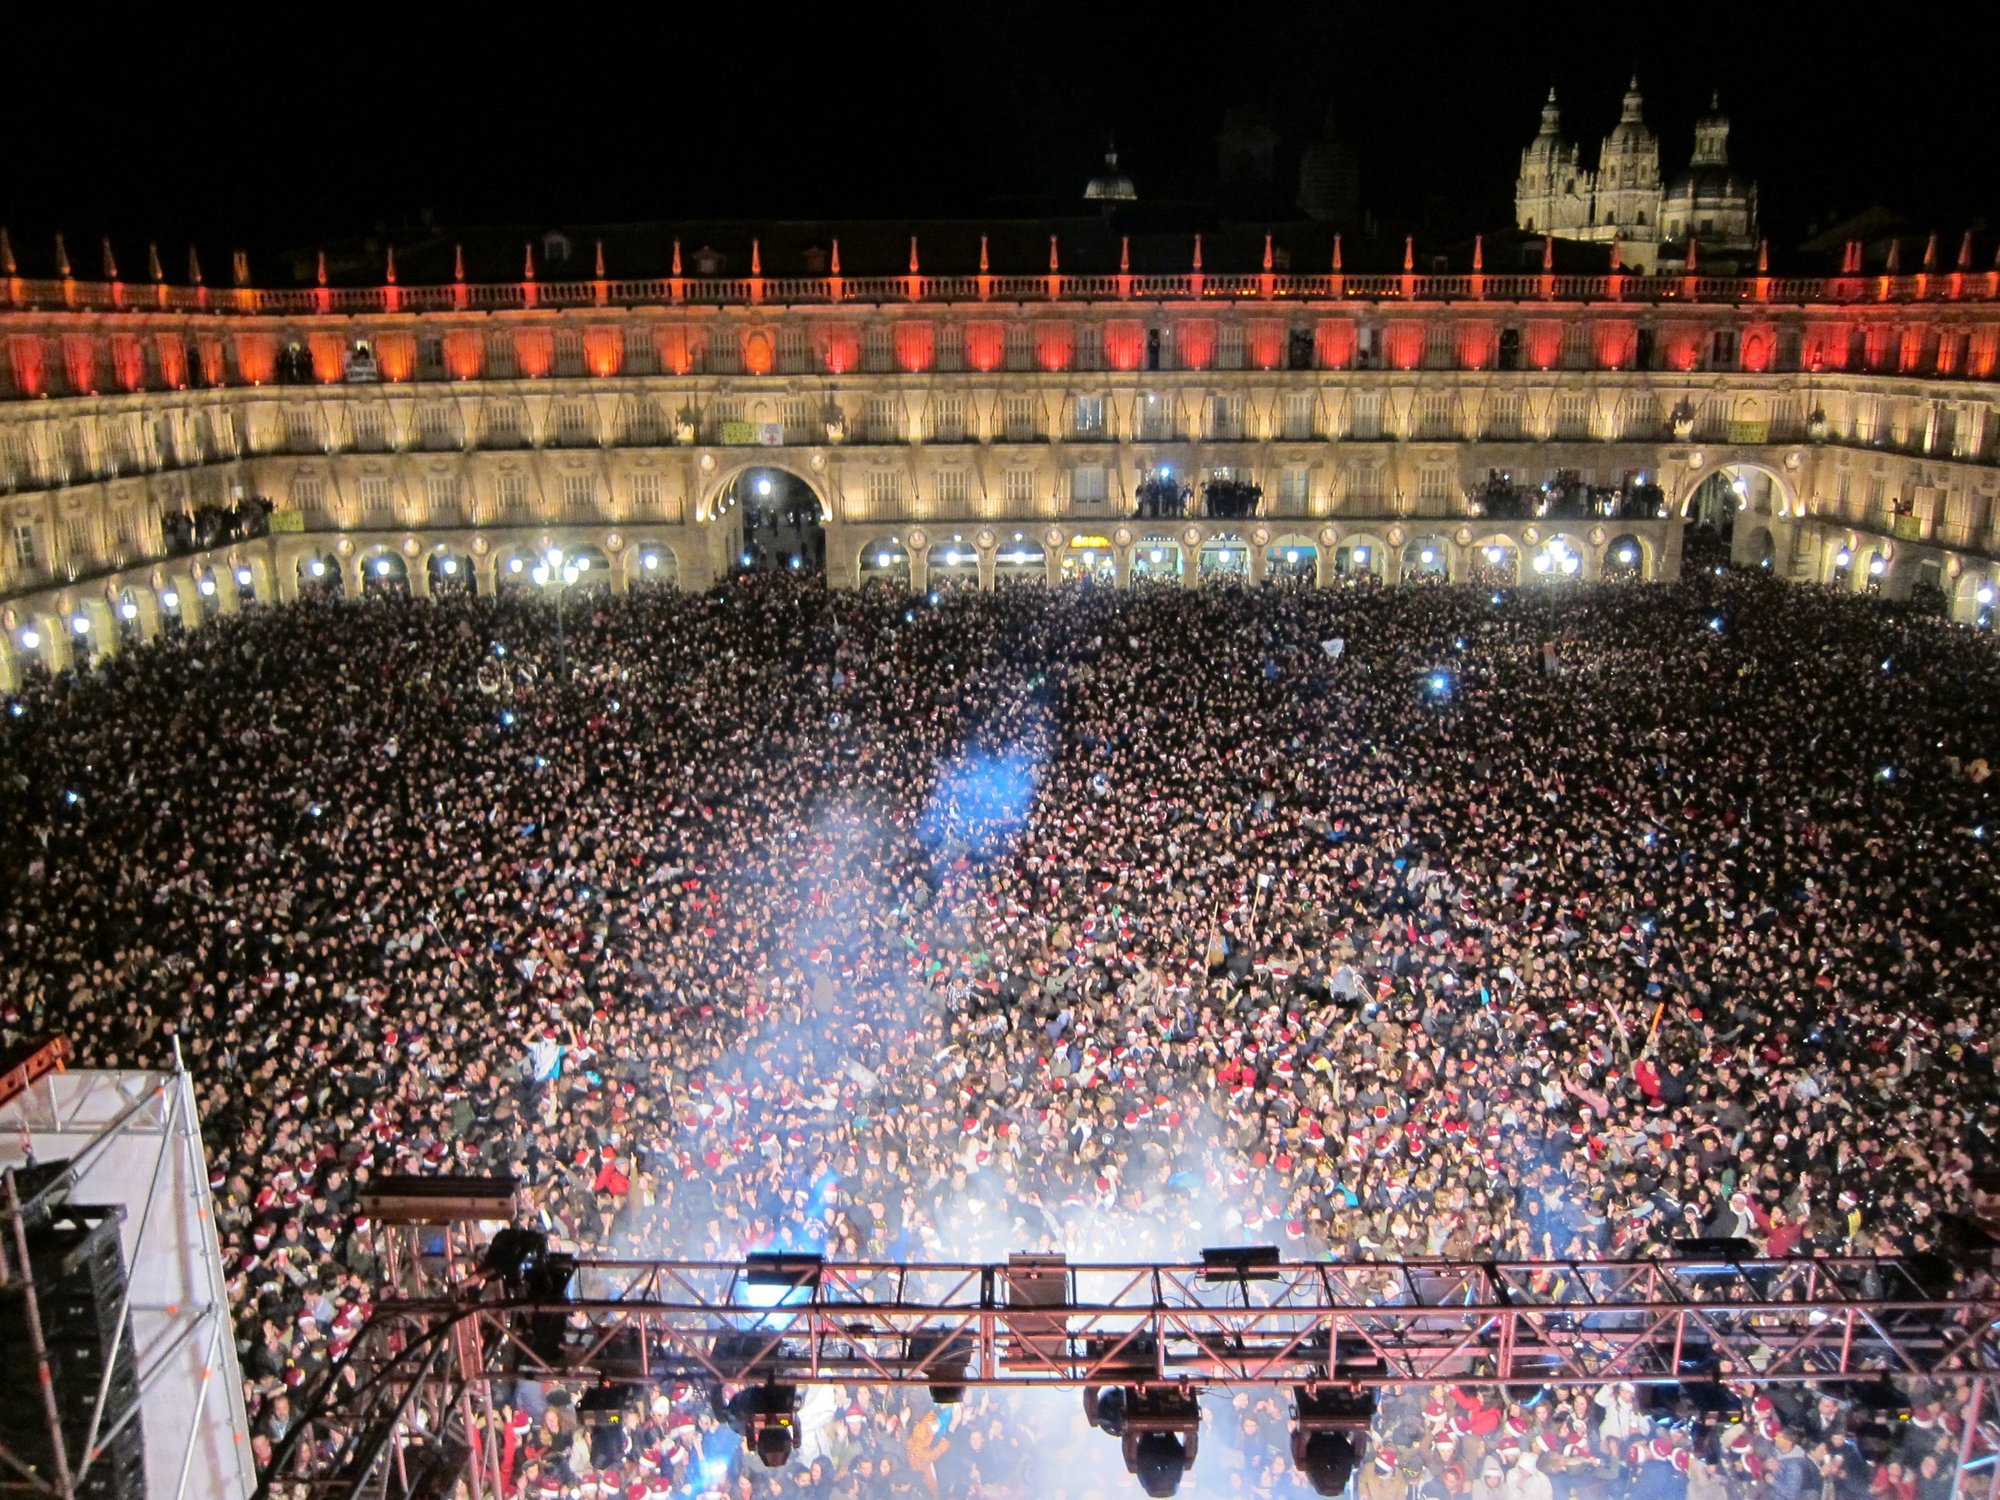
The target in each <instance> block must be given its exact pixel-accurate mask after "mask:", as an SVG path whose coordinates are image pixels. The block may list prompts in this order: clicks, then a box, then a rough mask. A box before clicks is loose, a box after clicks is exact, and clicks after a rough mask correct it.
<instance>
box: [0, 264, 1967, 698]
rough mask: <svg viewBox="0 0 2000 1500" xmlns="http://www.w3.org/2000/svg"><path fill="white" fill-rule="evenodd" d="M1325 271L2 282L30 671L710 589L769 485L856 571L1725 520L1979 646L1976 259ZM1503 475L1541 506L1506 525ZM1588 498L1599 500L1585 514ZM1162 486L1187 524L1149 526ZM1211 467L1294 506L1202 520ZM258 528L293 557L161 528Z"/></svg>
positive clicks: (1336, 558) (1164, 521)
mask: <svg viewBox="0 0 2000 1500" xmlns="http://www.w3.org/2000/svg"><path fill="white" fill-rule="evenodd" d="M1333 243H1334V245H1335V247H1336V248H1335V251H1334V254H1333V255H1332V256H1330V257H1328V264H1327V266H1326V269H1323V270H1320V271H1318V272H1317V273H1312V274H1302V273H1300V272H1299V271H1298V270H1297V268H1296V266H1297V256H1296V254H1295V255H1294V257H1293V269H1290V270H1285V271H1280V270H1276V269H1273V267H1274V266H1275V265H1280V264H1282V260H1281V259H1280V258H1279V257H1277V256H1275V255H1274V253H1273V250H1272V248H1271V246H1270V245H1269V242H1268V241H1267V242H1266V248H1265V255H1264V260H1263V268H1262V269H1257V267H1256V261H1255V259H1254V258H1251V261H1250V264H1251V269H1249V270H1248V271H1247V272H1245V271H1244V270H1243V269H1242V268H1241V267H1240V266H1239V267H1231V268H1226V269H1218V268H1213V267H1211V268H1208V269H1204V268H1202V265H1201V261H1202V256H1201V251H1200V246H1199V241H1195V242H1194V243H1193V244H1190V245H1189V246H1188V248H1187V265H1188V269H1186V270H1184V271H1181V272H1179V273H1176V274H1170V275H1161V274H1150V275H1137V274H1131V273H1129V272H1125V271H1118V272H1114V273H1110V274H1097V273H1092V274H1081V273H1076V272H1071V271H1066V270H1064V269H1062V268H1061V254H1060V247H1059V246H1058V245H1057V244H1056V243H1055V241H1054V239H1053V238H1051V239H1050V243H1049V248H1048V262H1047V267H1046V269H1041V268H1037V269H1036V270H1034V271H1033V272H1032V273H1031V274H1019V273H1008V274H1000V273H996V272H991V271H989V270H987V269H985V260H986V257H985V256H984V254H983V253H982V254H981V256H980V258H979V259H978V260H977V261H974V260H973V258H972V257H971V255H969V254H968V255H967V256H966V257H965V259H966V261H967V264H966V265H965V267H964V269H963V270H962V271H954V272H953V273H952V274H946V275H939V274H933V273H931V272H928V271H919V270H917V269H916V265H917V263H918V255H917V247H916V245H915V244H914V243H913V244H912V245H911V250H910V266H911V269H909V270H908V271H907V272H906V273H901V274H894V275H871V276H866V277H860V276H844V275H843V274H842V273H841V270H840V261H839V255H838V248H837V243H836V248H835V253H834V255H833V257H832V258H831V261H830V263H829V264H828V265H827V266H826V267H825V268H824V269H823V270H821V271H820V272H819V273H818V274H813V275H808V276H803V277H793V276H789V275H787V276H784V277H778V276H766V275H765V274H764V272H763V262H762V260H761V258H760V256H759V253H758V250H757V247H756V246H755V245H754V244H751V245H749V246H747V247H744V248H745V249H747V252H748V253H747V256H745V260H744V263H745V264H747V266H748V267H749V272H750V274H747V275H743V274H738V275H733V276H720V275H710V276H684V275H682V274H681V263H682V262H681V257H680V256H679V255H678V253H676V255H675V257H674V260H673V269H672V271H671V272H670V273H669V274H667V275H664V276H660V277H657V278H653V279H649V280H634V281H619V280H610V279H607V278H605V277H604V276H603V275H602V274H601V271H600V274H597V275H594V276H590V277H587V278H584V279H578V280H566V281H561V282H557V281H553V280H545V279H536V278H535V277H534V276H533V275H532V268H533V257H532V255H530V256H529V257H528V263H527V266H526V267H525V268H524V274H523V275H522V276H521V277H520V279H518V280H515V281H512V282H508V283H505V284H494V283H491V282H486V283H480V282H474V281H469V280H457V279H453V280H449V281H445V282H443V283H441V284H427V285H408V284H398V283H397V282H395V281H393V280H385V283H384V284H382V285H378V286H373V287H365V288H332V287H327V286H307V287H306V288H304V289H301V290H287V291H274V290H260V289H255V288H253V287H251V286H250V285H249V284H248V274H247V267H245V266H244V265H243V264H242V263H241V262H240V261H239V263H238V266H237V268H236V269H237V271H238V273H239V274H238V276H237V277H236V278H234V279H235V280H237V281H238V282H239V283H240V284H237V285H232V286H229V287H206V286H202V285H197V284H184V285H169V284H167V283H166V282H165V281H164V280H163V279H159V278H158V276H157V265H155V266H153V267H152V268H150V269H151V270H152V271H153V272H154V273H155V274H154V275H153V276H151V277H149V279H147V280H145V281H141V282H132V283H128V282H123V281H121V280H120V279H118V276H117V273H116V267H115V265H113V264H112V263H111V262H110V257H109V254H108V252H107V256H106V266H105V272H104V274H103V275H102V276H101V277H100V278H98V279H94V280H84V279H81V278H78V277H76V276H75V275H73V274H62V275H57V276H54V277H44V278H39V279H36V278H29V277H26V276H23V275H20V274H17V270H16V267H15V265H14V262H13V258H12V256H11V254H9V255H8V256H7V257H6V262H5V265H4V266H0V273H4V274H0V619H4V626H5V629H4V635H0V683H4V684H5V685H12V684H13V683H16V682H18V681H19V680H20V677H21V674H22V672H23V670H24V669H25V668H26V667H27V666H29V665H30V664H31V663H32V662H40V663H42V664H44V665H49V666H61V665H64V664H67V663H68V662H70V661H72V660H73V659H75V656H76V654H77V653H78V652H80V651H93V652H94V651H101V650H110V649H116V647H117V645H118V643H119V642H120V640H121V639H124V638H129V637H132V636H142V637H143V636H148V635H150V634H152V633H153V632H155V631H157V630H159V629H160V628H162V625H163V623H164V622H168V621H172V620H179V621H182V622H192V621H194V620H195V619H197V618H198V617H199V616H201V615H203V614H205V613H209V612H214V611H228V610H232V609H235V608H238V607H240V606H241V604H242V603H243V602H245V601H247V600H251V599H255V600H269V599H273V598H286V597H291V596H293V595H295V594H296V593H297V592H298V591H300V590H301V589H302V588H311V587H333V586H338V587H339V588H341V589H342V590H344V591H345V592H347V593H349V594H355V593H360V592H364V591H368V590H373V589H378V588H393V589H397V590H401V589H408V590H410V591H412V592H414V593H417V594H425V593H428V592H431V591H433V590H435V589H438V588H443V587H450V588H460V587H467V586H470V587H475V588H477V589H478V590H479V591H481V592H487V591H491V590H496V589H505V588H508V587H512V586H521V587H528V586H531V585H530V584H529V582H528V580H529V579H530V578H531V577H532V574H533V564H534V562H535V561H536V559H537V558H539V557H540V556H541V555H542V554H543V553H544V552H545V550H546V549H547V548H548V547H550V546H560V547H562V548H564V549H566V551H567V552H568V554H569V556H570V557H571V559H572V560H575V561H581V562H583V563H584V564H585V565H586V571H585V572H584V574H583V576H582V579H581V580H580V581H581V582H583V583H584V584H585V585H586V586H603V587H609V588H612V589H615V590H624V589H628V588H632V587H638V586H642V585H645V584H648V583H657V584H659V585H662V586H666V585H673V586H678V587H681V588H702V587H706V586H708V585H710V584H712V583H714V582H715V581H717V580H718V579H720V578H722V577H723V576H725V575H726V574H727V573H728V572H729V570H730V568H731V567H732V565H733V564H734V562H735V560H736V559H737V557H738V554H739V551H740V549H741V548H742V546H743V545H744V535H743V529H742V528H743V525H744V508H743V507H742V506H740V505H738V504H735V503H734V502H735V501H736V500H737V499H738V498H739V497H740V495H741V493H742V486H743V484H744V483H745V481H746V479H749V478H751V477H752V476H760V475H772V474H776V475H779V476H780V477H781V478H782V479H783V482H784V484H785V485H786V486H788V487H791V488H794V489H798V487H801V486H802V487H803V489H802V490H798V492H800V493H805V492H809V493H810V495H811V496H812V497H813V499H814V500H815V501H816V503H817V508H818V511H819V516H818V518H817V519H818V520H819V522H820V523H821V524H822V525H823V528H824V530H823V542H824V558H825V567H826V571H827V573H828V575H829V577H830V578H831V580H832V581H833V582H834V583H835V584H837V585H840V586H848V587H852V586H856V585H859V584H863V583H866V582H868V581H870V580H872V579H886V580H890V581H893V582H896V583H898V584H902V585H905V586H910V587H915V588H918V589H937V588H942V587H948V586H965V587H997V586H1009V585H1014V584H1020V583H1024V582H1056V581H1059V580H1060V579H1062V578H1064V577H1066V576H1075V575H1078V574H1089V575H1092V576H1095V577H1099V578H1101V579H1103V580H1104V581H1105V582H1107V583H1114V584H1123V583H1126V582H1128V581H1130V580H1133V579H1136V578H1141V577H1152V578H1164V579H1171V580H1177V581H1179V582H1181V583H1184V584H1188V585H1197V584H1200V583H1203V582H1206V581H1209V580H1211V579H1217V578H1229V577H1234V578H1240V579H1244V580H1246V581H1253V582H1255V581H1261V580H1264V579H1266V578H1269V577H1274V576H1286V577H1293V578H1296V579H1298V580H1299V581H1300V582H1302V583H1308V584H1312V585H1316V586H1322V587H1326V586H1334V585H1336V584H1338V583H1340V582H1342V581H1345V580H1351V579H1358V578H1372V579H1379V580H1381V581H1383V582H1385V583H1390V584H1395V583H1400V582H1406V581H1410V580H1412V579H1416V578H1420V577H1450V578H1455V579H1477V580H1481V581H1492V582H1494V583H1496V584H1506V583H1513V582H1518V583H1520V584H1521V585H1522V586H1543V585H1546V586H1551V587H1559V586H1561V584H1562V583H1563V581H1564V580H1566V579H1571V578H1582V579H1590V578H1596V577H1600V576H1603V577H1620V576H1635V577H1640V578H1664V577H1671V576H1673V575H1674V574H1675V573H1676V572H1677V570H1678V568H1679V566H1680V557H1681V539H1682V531H1683V526H1684V524H1686V518H1688V517H1689V516H1691V515H1693V516H1707V517H1709V518H1711V519H1713V518H1716V513H1717V510H1718V507H1720V508H1721V509H1723V510H1728V509H1729V507H1731V506H1732V504H1733V506H1734V508H1735V514H1734V515H1733V517H1732V519H1733V522H1734V530H1733V548H1734V554H1735V557H1736V559H1737V560H1738V561H1739V562H1743V563H1747V564H1750V565H1757V564H1766V565H1768V566H1770V567H1771V568H1772V569H1773V570H1774V571H1775V572H1777V573H1779V574H1781V575H1783V576H1786V577H1790V578H1796V579H1808V580H1815V581H1822V582H1829V581H1842V582H1846V583H1848V584H1849V585H1850V586H1852V587H1854V588H1856V589H1862V588H1876V589H1880V590H1882V591H1884V592H1886V593H1889V594H1892V595H1900V594H1907V593H1908V592H1909V591H1910V590H1911V589H1912V588H1913V587H1915V586H1917V585H1925V586H1931V587H1935V588H1938V589H1940V590H1942V591H1943V593H1944V595H1945V596H1946V600H1947V603H1948V607H1949V608H1950V609H1951V611H1952V612H1953V613H1954V615H1955V616H1956V617H1958V618H1960V619H1965V620H1972V619H1975V618H1977V617H1979V616H1980V615H1981V613H1982V611H1983V605H1984V601H1988V600H1990V599H1991V597H1992V594H1991V590H1992V588H1993V587H1994V586H1995V584H1996V579H1997V578H2000V572H1997V571H1996V567H1995V565H1994V563H1993V561H1992V559H1993V557H1994V555H1996V554H2000V504H1996V500H2000V469H1996V467H1995V458H1996V455H1997V454H2000V416H1996V412H1995V405H1996V402H2000V386H1996V383H1995V375H1994V367H1995V359H1996V352H1997V351H2000V272H1996V271H1995V270H1993V269H1974V267H1973V250H1974V247H1973V245H1972V242H1971V240H1970V239H1968V240H1967V241H1965V243H1964V244H1963V245H1962V246H1961V247H1960V248H1959V253H1958V255H1957V257H1956V259H1955V261H1952V262H1950V263H1945V264H1939V263H1938V257H1937V254H1936V251H1935V248H1933V249H1932V251H1931V252H1929V253H1928V254H1926V255H1925V256H1924V257H1923V261H1922V264H1921V266H1920V268H1919V269H1916V270H1914V271H1911V270H1904V269H1897V270H1895V271H1893V272H1892V271H1890V270H1889V269H1888V268H1886V267H1882V266H1869V267H1867V268H1865V269H1864V268H1862V267H1861V266H1860V263H1859V256H1858V247H1856V251H1857V253H1855V254H1851V255H1850V256H1849V257H1848V261H1847V264H1848V265H1849V267H1850V269H1849V270H1848V271H1847V272H1846V273H1844V274H1842V275H1839V276H1835V277H1831V278H1826V279H1815V280H1800V279H1791V278H1777V277H1770V276H1763V275H1745V276H1741V277H1709V276H1705V275H1704V276H1700V277H1697V276H1694V275H1670V276H1650V277H1648V276H1641V275H1638V274H1633V273H1629V272H1627V273H1612V274H1598V275H1590V276H1575V275H1567V274H1560V275H1559V274H1556V273H1555V272H1554V271H1553V270H1547V271H1543V272H1540V273H1536V272H1534V271H1532V270H1530V271H1527V272H1509V273H1507V274H1488V273H1487V272H1486V271H1485V270H1484V269H1483V268H1482V264H1483V253H1482V252H1481V251H1480V250H1478V249H1476V248H1475V250H1474V251H1473V253H1472V254H1471V255H1470V256H1469V257H1467V259H1468V260H1469V261H1470V262H1471V264H1469V265H1467V266H1465V267H1462V268H1460V269H1457V270H1453V271H1450V272H1442V271H1438V270H1435V269H1431V270H1427V271H1425V272H1422V273H1419V272H1417V271H1416V270H1415V269H1413V268H1412V269H1406V270H1404V271H1402V272H1400V273H1397V272H1393V271H1392V272H1390V273H1387V274H1368V275H1361V274H1349V273H1347V272H1346V271H1344V270H1342V269H1340V268H1339V265H1338V262H1339V251H1338V248H1337V247H1338V244H1339V242H1338V240H1335V241H1334V242H1333ZM739 253H740V252H739ZM1989 253H1990V251H1989ZM1913 259H1914V258H1913ZM1403 260H1404V264H1405V265H1406V266H1410V267H1414V264H1415V258H1414V255H1413V254H1412V253H1411V252H1409V251H1407V250H1406V251H1405V254H1404V257H1403ZM1127 263H1129V262H1127ZM599 264H600V268H601V261H600V263H599ZM1432 265H1433V266H1434V265H1435V263H1434V262H1433V263H1432ZM60 268H61V269H64V270H66V269H67V260H66V259H63V260H62V261H61V262H60ZM697 269H700V265H699V264H698V265H697ZM1496 473H1498V474H1502V475H1507V476H1511V477H1512V480H1513V481H1514V484H1515V486H1516V489H1515V494H1516V495H1517V497H1518V496H1523V495H1524V496H1526V497H1527V498H1526V509H1525V511H1524V510H1523V509H1521V508H1520V507H1519V505H1518V504H1517V505H1516V506H1515V507H1514V508H1512V509H1509V510H1507V511H1505V512H1504V513H1484V512H1482V508H1481V507H1482V503H1484V502H1483V501H1482V493H1483V492H1482V486H1485V485H1487V484H1488V483H1489V479H1490V476H1492V475H1494V474H1496ZM1557 476H1567V482H1568V483H1569V484H1570V485H1571V487H1572V490H1573V492H1576V493H1587V494H1588V497H1589V498H1588V501H1587V509H1586V510H1584V511H1583V512H1581V513H1577V512H1576V511H1574V510H1573V509H1572V510H1569V511H1568V512H1567V513H1556V514H1551V513H1549V512H1550V505H1549V502H1548V501H1547V500H1546V498H1537V497H1538V496H1543V495H1544V492H1543V491H1542V490H1541V489H1540V486H1542V485H1543V484H1545V483H1547V482H1549V481H1551V480H1552V479H1555V478H1556V477H1557ZM1718 476H1720V477H1719V478H1718ZM1149 480H1150V481H1153V484H1152V487H1151V490H1150V491H1148V493H1153V494H1160V493H1167V492H1171V491H1173V490H1175V489H1177V488H1178V487H1179V486H1180V485H1181V484H1183V483H1186V484H1188V485H1190V486H1192V488H1193V489H1194V492H1195V493H1194V500H1193V503H1192V505H1191V506H1190V507H1189V508H1188V509H1187V510H1185V511H1184V512H1180V513H1174V506H1173V505H1171V504H1170V505H1168V506H1167V507H1166V509H1167V511H1168V513H1166V514H1161V513H1160V507H1159V506H1157V505H1150V504H1149V506H1148V511H1149V513H1148V514H1144V515H1142V514H1140V513H1139V505H1138V504H1137V502H1136V501H1135V496H1136V495H1138V494H1140V493H1141V491H1142V486H1144V485H1145V484H1146V482H1147V481H1149ZM1217 480H1219V481H1228V480H1248V481H1249V482H1251V483H1253V484H1255V485H1257V486H1259V487H1261V491H1262V496H1261V500H1259V501H1258V502H1257V503H1256V505H1255V508H1254V510H1253V511H1252V512H1251V513H1249V514H1246V515H1237V516H1233V517H1229V518H1224V517H1218V516H1212V515H1209V514H1207V513H1205V512H1204V510H1203V507H1202V487H1203V486H1204V485H1205V484H1207V483H1208V482H1210V481H1217ZM257 497H265V498H267V499H268V501H269V502H270V503H271V505H272V506H273V507H274V510H273V513H272V514H271V515H270V516H269V518H268V521H267V522H265V523H262V524H260V525H258V526H253V527H249V528H247V530H248V531H261V532H262V533H263V534H255V535H250V534H245V535H239V536H234V537H231V536H227V535H225V536H223V537H220V538H217V537H214V536H212V535H209V536H206V537H204V536H202V535H197V536H194V537H192V538H190V537H189V536H188V535H187V533H186V530H185V528H183V529H182V530H181V531H179V532H176V531H175V530H174V526H173V523H172V522H171V521H169V519H168V518H169V517H172V516H175V515H177V514H181V513H189V514H196V515H205V516H207V517H209V518H210V519H211V520H213V519H214V518H215V516H216V515H217V513H218V512H220V511H226V510H228V509H229V508H230V507H232V506H235V505H237V504H238V503H239V502H240V503H241V504H242V505H243V506H244V507H245V508H246V509H247V508H250V507H251V506H252V504H253V502H254V500H255V499H256V498H257ZM1642 500H1643V501H1644V503H1643V504H1642V503H1641V502H1642ZM1557 510H1558V511H1559V512H1561V511H1562V510H1563V508H1562V507H1557ZM1642 512H1643V513H1642Z"/></svg>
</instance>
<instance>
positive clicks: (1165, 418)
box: [1139, 391, 1174, 443]
mask: <svg viewBox="0 0 2000 1500" xmlns="http://www.w3.org/2000/svg"><path fill="white" fill-rule="evenodd" d="M1173 437H1174V408H1173V404H1172V403H1171V402H1169V401H1163V400H1161V399H1160V395H1159V393H1158V392H1157V391H1148V392H1146V395H1145V397H1144V399H1143V400H1141V401H1140V402H1139V441H1140V442H1142V443H1167V442H1172V441H1173Z"/></svg>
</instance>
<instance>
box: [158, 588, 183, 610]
mask: <svg viewBox="0 0 2000 1500" xmlns="http://www.w3.org/2000/svg"><path fill="white" fill-rule="evenodd" d="M160 603H162V604H164V605H166V607H167V608H168V609H179V608H180V607H181V596H180V595H179V594H177V593H175V592H174V591H173V590H172V589H168V590H167V591H166V592H165V593H164V594H162V595H160Z"/></svg>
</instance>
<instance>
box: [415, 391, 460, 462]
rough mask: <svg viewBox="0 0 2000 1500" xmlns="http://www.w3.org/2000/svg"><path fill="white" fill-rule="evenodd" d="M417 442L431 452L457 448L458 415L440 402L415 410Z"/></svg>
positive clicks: (432, 402)
mask: <svg viewBox="0 0 2000 1500" xmlns="http://www.w3.org/2000/svg"><path fill="white" fill-rule="evenodd" d="M417 440H418V442H419V443H420V444H421V445H422V446H423V447H425V448H427V449H429V450H430V451H432V452H437V451H439V450H442V449H448V448H456V447H457V446H458V413H457V412H455V411H453V410H452V409H451V407H449V406H447V405H446V404H445V403H444V402H442V401H426V402H425V403H424V404H423V405H422V406H421V407H419V408H418V409H417Z"/></svg>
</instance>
